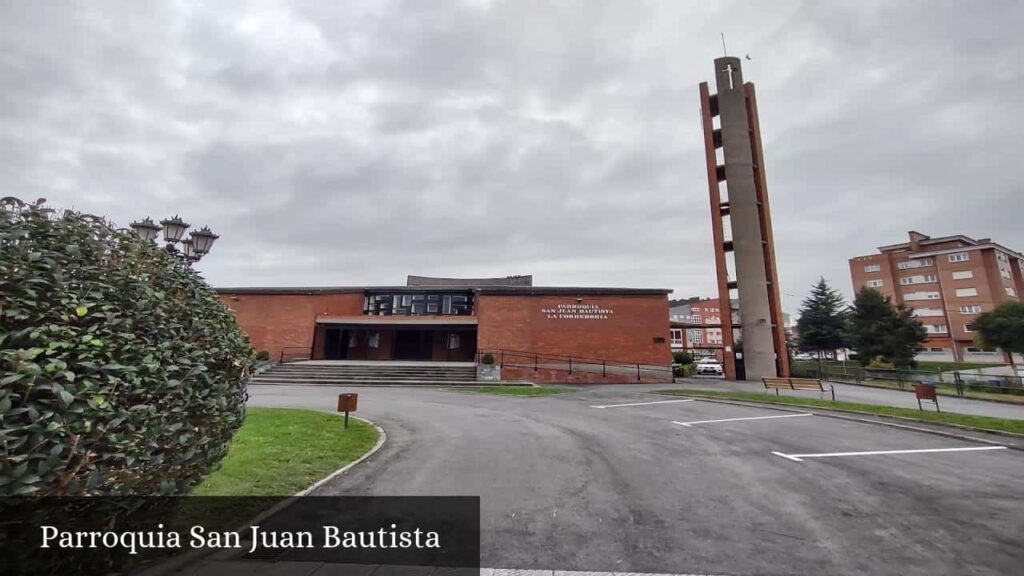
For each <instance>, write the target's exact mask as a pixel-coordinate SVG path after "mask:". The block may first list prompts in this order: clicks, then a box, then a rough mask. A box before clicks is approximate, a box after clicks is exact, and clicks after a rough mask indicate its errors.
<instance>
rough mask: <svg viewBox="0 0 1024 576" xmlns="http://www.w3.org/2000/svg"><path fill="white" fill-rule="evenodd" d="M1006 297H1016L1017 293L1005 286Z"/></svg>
mask: <svg viewBox="0 0 1024 576" xmlns="http://www.w3.org/2000/svg"><path fill="white" fill-rule="evenodd" d="M1006 295H1007V296H1016V295H1017V291H1016V290H1014V289H1013V288H1010V287H1009V286H1007V287H1006Z"/></svg>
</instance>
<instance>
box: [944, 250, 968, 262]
mask: <svg viewBox="0 0 1024 576" xmlns="http://www.w3.org/2000/svg"><path fill="white" fill-rule="evenodd" d="M970 259H971V255H970V254H968V253H967V252H957V253H956V254H950V255H949V261H950V262H967V261H968V260H970Z"/></svg>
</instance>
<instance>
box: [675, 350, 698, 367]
mask: <svg viewBox="0 0 1024 576" xmlns="http://www.w3.org/2000/svg"><path fill="white" fill-rule="evenodd" d="M672 361H673V362H675V363H676V364H693V355H692V354H690V353H689V352H673V353H672Z"/></svg>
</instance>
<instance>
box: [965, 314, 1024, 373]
mask: <svg viewBox="0 0 1024 576" xmlns="http://www.w3.org/2000/svg"><path fill="white" fill-rule="evenodd" d="M973 329H974V330H975V331H976V332H977V333H978V338H979V339H980V340H981V342H982V343H983V344H985V345H986V346H994V347H998V348H1002V350H1003V352H1007V353H1009V354H1010V365H1011V366H1013V355H1014V353H1017V354H1024V302H1004V303H1002V304H1000V305H999V307H997V308H996V309H995V310H992V311H991V312H985V313H984V314H980V315H978V317H977V318H975V319H974V328H973Z"/></svg>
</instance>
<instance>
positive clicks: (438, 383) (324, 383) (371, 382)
mask: <svg viewBox="0 0 1024 576" xmlns="http://www.w3.org/2000/svg"><path fill="white" fill-rule="evenodd" d="M249 383H250V384H254V385H258V386H269V385H273V386H453V387H458V386H493V385H500V386H532V385H533V384H531V383H530V382H525V381H502V382H500V383H499V384H491V383H487V382H472V381H463V380H401V381H396V380H331V381H318V382H309V381H306V382H296V381H292V380H281V381H275V380H270V379H265V380H259V381H256V380H251V381H249Z"/></svg>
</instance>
